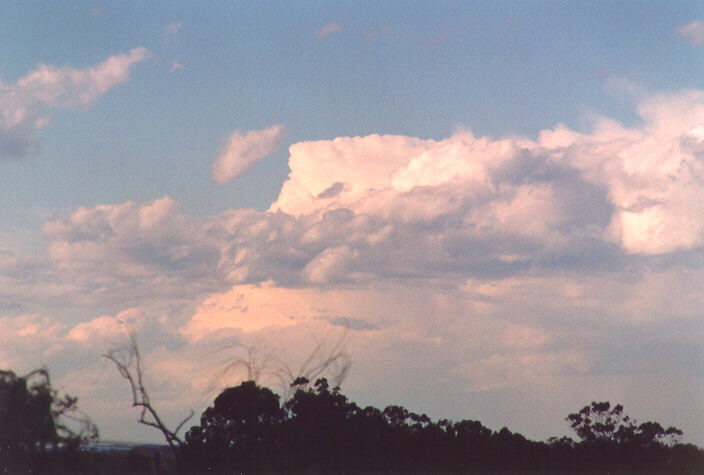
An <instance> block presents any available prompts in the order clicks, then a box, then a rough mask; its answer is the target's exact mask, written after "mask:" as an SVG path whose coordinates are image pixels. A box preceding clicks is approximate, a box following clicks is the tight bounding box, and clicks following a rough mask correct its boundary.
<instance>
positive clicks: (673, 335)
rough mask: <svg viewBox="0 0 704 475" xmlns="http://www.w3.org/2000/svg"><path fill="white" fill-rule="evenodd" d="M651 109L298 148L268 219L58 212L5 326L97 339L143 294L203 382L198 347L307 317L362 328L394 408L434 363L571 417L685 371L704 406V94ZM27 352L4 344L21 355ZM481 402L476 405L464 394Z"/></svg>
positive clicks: (367, 357)
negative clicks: (60, 314) (703, 363)
mask: <svg viewBox="0 0 704 475" xmlns="http://www.w3.org/2000/svg"><path fill="white" fill-rule="evenodd" d="M637 112H638V114H639V116H640V118H641V123H640V124H639V125H637V126H633V127H626V126H624V125H623V124H620V123H618V122H615V121H613V120H609V119H607V118H603V117H602V118H597V119H596V120H595V121H594V123H593V124H592V127H591V128H590V129H589V130H587V131H576V130H572V129H570V128H568V127H566V126H563V125H557V126H555V127H554V128H552V129H550V130H545V131H543V132H542V133H540V134H539V135H538V136H537V137H536V138H533V139H531V138H525V137H504V138H498V139H495V138H489V137H477V136H475V135H474V134H472V133H471V132H470V131H467V130H464V131H458V132H456V133H454V134H453V135H451V136H450V137H447V138H445V139H442V140H423V139H419V138H414V137H405V136H390V135H369V136H366V137H338V138H335V139H332V140H321V141H310V142H300V143H296V144H294V145H292V146H291V147H290V158H289V167H290V169H291V172H290V174H289V177H288V179H287V181H286V182H285V183H284V184H283V186H282V188H281V191H280V194H279V196H278V198H277V200H276V201H275V202H274V203H272V205H271V207H270V209H269V210H267V211H257V210H253V209H234V210H227V211H224V212H223V213H221V214H218V215H216V216H207V217H193V216H188V215H186V214H184V213H182V212H181V211H180V210H179V207H178V204H177V203H176V201H175V200H173V199H171V198H169V197H162V198H159V199H157V200H153V201H148V202H143V203H135V202H126V203H119V204H106V205H99V206H93V207H80V208H77V209H75V210H72V211H67V212H65V213H61V214H59V215H57V216H55V217H53V218H52V219H50V220H49V221H47V222H46V223H45V224H44V226H43V228H42V231H43V237H44V241H45V243H46V249H45V252H44V254H43V255H42V256H40V257H37V258H36V259H35V260H34V261H33V262H27V261H25V260H23V259H21V258H19V257H18V256H15V255H14V254H13V253H12V252H11V251H7V250H6V252H4V253H0V284H2V285H0V303H2V302H3V299H5V301H8V302H9V301H12V302H13V303H16V304H17V305H16V307H12V308H10V309H9V310H7V311H6V312H7V317H6V318H5V320H2V319H0V328H2V327H3V325H4V328H6V329H9V330H10V331H14V332H15V333H19V332H20V331H21V332H22V334H23V335H24V336H23V340H22V341H23V345H24V346H26V347H28V348H41V347H42V345H44V344H45V342H46V341H49V340H51V339H54V340H55V341H62V340H61V338H64V340H70V341H71V342H72V344H75V345H82V347H86V348H87V347H89V346H91V345H92V344H93V343H92V342H93V340H95V339H97V338H100V337H101V336H103V335H111V334H113V333H114V332H116V331H118V330H119V329H120V325H119V324H117V323H116V321H115V320H114V319H112V317H109V318H108V317H105V316H104V313H105V310H103V309H104V308H105V307H110V308H115V309H116V310H115V311H113V312H112V313H111V314H114V315H117V316H119V311H120V310H124V309H125V308H130V307H131V308H140V309H142V308H143V310H140V313H139V318H140V319H139V320H138V322H141V323H143V324H144V326H143V327H140V332H142V333H144V332H147V333H148V334H149V335H154V337H153V338H152V339H150V340H145V341H149V342H150V345H152V348H154V347H156V349H154V350H153V352H152V353H151V354H154V355H156V354H159V355H161V354H162V353H163V352H165V351H166V350H165V346H164V343H163V342H168V343H169V347H170V348H171V347H173V348H187V349H188V351H183V352H182V353H183V354H186V353H187V354H188V356H183V355H182V354H179V352H178V351H179V350H173V352H172V353H169V355H170V356H169V361H171V362H173V367H172V373H170V374H169V377H173V379H174V380H179V381H180V384H184V385H185V386H188V384H190V381H189V379H188V378H191V374H190V373H184V372H183V371H181V370H180V368H182V367H183V366H182V365H185V367H188V368H196V366H195V363H194V362H193V358H192V356H191V355H193V354H194V352H193V350H194V349H195V348H199V347H202V348H205V347H207V348H209V349H212V348H213V347H214V346H213V345H216V344H217V345H219V344H225V343H227V342H237V343H242V342H243V341H256V339H257V338H260V337H261V339H262V340H265V341H266V339H267V338H269V337H271V336H272V335H273V336H275V337H277V338H281V340H282V341H284V342H286V344H287V345H288V347H289V348H291V347H296V348H298V349H300V348H302V347H304V346H303V344H301V345H298V346H296V344H294V343H292V342H297V341H299V340H296V338H300V335H302V334H304V333H306V329H305V328H306V326H308V325H311V324H321V325H323V326H324V325H328V327H334V329H339V327H335V325H339V324H343V325H344V324H345V322H347V324H348V325H349V326H350V332H351V333H352V334H353V335H354V337H355V338H357V340H356V341H357V343H356V344H357V345H358V346H357V347H356V348H358V349H359V351H358V352H357V353H356V355H355V358H354V360H355V362H354V364H355V368H357V369H356V370H355V375H360V376H359V378H358V379H356V384H358V385H360V386H365V385H366V388H365V389H366V391H367V392H366V394H372V393H375V392H374V390H372V388H376V389H378V388H379V387H382V386H383V387H385V388H390V389H389V391H391V392H390V393H389V395H388V397H389V398H390V400H397V399H398V400H399V401H401V400H400V399H399V398H402V397H403V392H402V390H396V391H397V392H393V391H394V390H395V389H393V388H404V387H408V385H409V384H415V382H416V381H418V378H419V377H421V378H423V380H425V381H428V384H429V385H433V387H434V388H443V391H446V392H448V393H449V394H455V393H461V392H462V391H470V392H472V393H473V394H474V395H475V396H479V397H481V395H482V393H484V394H485V395H486V393H487V392H489V393H490V394H494V393H495V392H496V391H504V392H503V393H502V394H503V395H506V397H507V398H509V399H510V398H511V397H514V398H515V400H514V403H511V404H509V403H507V405H506V407H502V408H501V411H499V412H502V413H503V412H505V411H504V409H505V410H510V408H511V405H512V404H515V407H519V406H520V407H522V406H521V404H522V403H523V402H524V400H523V398H524V394H525V393H524V392H523V389H524V388H526V387H531V385H532V387H533V388H534V389H535V390H536V394H541V396H544V397H552V398H553V399H552V400H551V401H550V402H544V404H543V403H541V404H543V406H541V411H543V413H544V414H547V415H550V417H552V415H554V412H555V409H554V405H555V404H565V405H566V407H564V408H560V411H561V413H563V412H562V411H563V410H564V413H567V411H569V410H573V409H574V407H579V404H582V403H583V400H582V398H583V397H584V394H585V391H593V388H594V387H595V382H603V381H604V379H603V377H604V374H608V375H609V376H608V381H609V383H608V384H607V385H612V384H613V385H616V386H618V388H619V390H620V389H622V388H624V387H630V385H632V384H641V386H638V387H645V383H644V382H643V381H645V379H647V378H652V380H653V381H657V380H658V378H660V379H662V378H665V379H667V378H671V377H672V375H673V374H682V375H685V376H686V377H685V376H683V378H682V380H681V381H680V384H681V387H684V388H686V390H684V391H680V392H679V393H678V394H679V395H678V396H677V397H680V398H681V399H680V400H678V401H679V402H678V407H692V404H691V399H692V398H691V396H687V394H693V393H694V392H693V390H694V388H695V386H696V385H697V384H699V382H700V379H697V378H699V376H700V373H701V368H699V367H696V365H695V364H694V363H692V361H697V359H696V358H697V355H698V354H699V353H700V347H701V344H700V341H701V335H702V332H703V330H702V323H701V318H700V316H701V308H702V305H704V293H702V292H701V289H700V288H699V287H700V286H699V285H698V283H699V282H701V281H702V279H704V257H702V252H701V251H702V249H703V248H704V217H702V216H701V213H700V212H699V210H700V209H702V208H704V186H702V183H704V160H703V159H704V92H703V91H696V90H695V91H681V92H677V93H670V94H661V95H650V96H647V97H645V99H643V100H642V101H641V102H640V104H639V105H638V109H637ZM259 132H261V131H259ZM272 135H273V136H277V135H278V133H274V134H272ZM246 136H247V134H246V133H239V135H238V140H240V141H241V142H243V143H244V142H246V140H245V137H246ZM270 141H271V140H270ZM255 142H257V141H255ZM265 142H266V141H265ZM254 148H255V149H256V148H257V147H254ZM240 149H242V150H246V149H247V147H246V146H244V145H242V146H241V147H240ZM242 153H243V154H244V155H246V153H245V152H242ZM247 153H249V152H247ZM235 155H236V156H239V155H238V154H235ZM246 161H247V160H245V162H246ZM32 266H34V267H32ZM22 292H24V294H22ZM38 301H39V302H47V301H51V302H52V303H53V302H56V301H60V302H63V303H65V304H66V305H70V306H71V307H72V308H71V311H72V312H73V308H74V307H75V308H81V309H82V310H81V312H79V313H81V314H88V313H90V312H89V311H87V310H86V309H87V308H95V309H99V310H96V311H95V312H96V313H95V315H93V319H92V320H91V319H90V318H86V319H85V320H86V321H85V322H83V323H81V322H74V325H73V326H70V325H68V324H66V323H63V324H62V325H61V326H57V327H55V326H54V324H55V323H56V321H55V320H52V319H47V318H44V317H43V316H39V315H40V314H41V312H39V313H37V316H32V317H26V316H27V315H30V316H31V315H35V313H36V310H37V309H36V307H33V305H36V304H35V303H36V302H38ZM155 307H158V308H155ZM7 308H9V305H8V307H7ZM350 322H355V325H354V326H352V325H351V323H350ZM150 325H151V326H152V327H151V328H150ZM154 327H158V328H154ZM149 332H151V333H149ZM0 333H1V332H0ZM296 335H298V336H296ZM644 335H647V337H645V336H644ZM13 338H14V337H13ZM247 339H250V340H247ZM0 341H2V338H1V337H0ZM8 341H9V340H8ZM25 341H26V342H27V343H24V342H25ZM300 341H303V340H302V339H301V340H300ZM31 342H34V343H31ZM223 342H225V343H223ZM32 345H34V346H32ZM158 345H161V346H158ZM179 345H183V346H182V347H181V346H179ZM91 347H92V346H91ZM673 349H676V350H673ZM19 351H20V350H18V349H17V348H16V347H15V346H8V347H7V349H5V353H6V355H7V357H6V358H5V360H6V361H7V362H8V364H9V363H15V362H17V361H20V358H19V357H17V356H16V355H17V353H18V352H19ZM169 351H171V350H169ZM159 352H162V353H159ZM2 354H3V353H2V352H0V356H2ZM46 354H48V353H46V352H45V353H42V355H46ZM145 354H147V352H146V351H145ZM12 355H15V356H12ZM653 355H657V356H653ZM660 355H664V356H662V357H661V356H660ZM5 360H2V361H5ZM186 360H188V361H186ZM0 362H1V361H0ZM176 368H179V370H176ZM624 368H625V369H624ZM197 372H198V371H197V369H194V373H197ZM199 377H200V378H201V379H203V378H204V376H203V375H202V374H200V375H199ZM179 378H181V379H179ZM614 378H615V379H614ZM644 378H645V379H644ZM616 380H618V382H617V383H616V382H614V381H616ZM389 381H391V383H390V382H389ZM639 381H640V382H639ZM382 382H383V384H382ZM199 384H200V383H199ZM575 385H576V386H575ZM616 386H610V387H616ZM546 387H550V388H551V389H550V390H549V391H547V390H545V388H546ZM574 387H578V389H569V388H574ZM536 388H538V389H536ZM565 388H568V389H569V390H570V391H574V394H572V395H571V396H569V398H570V399H569V401H568V402H565V401H564V394H565V391H566V389H565ZM650 388H651V389H652V388H656V390H658V391H661V393H660V394H661V395H662V398H663V399H662V401H663V402H662V404H661V405H660V406H658V404H660V403H655V402H653V407H656V406H657V407H672V401H671V399H670V398H671V394H670V393H669V392H668V391H667V386H666V385H660V386H658V385H657V384H653V385H652V386H650ZM657 388H661V389H657ZM511 394H513V395H514V396H511ZM546 394H547V395H548V396H545V395H546ZM492 398H493V396H492ZM687 398H689V399H690V402H687V400H688V399H687ZM431 399H432V398H431ZM463 399H466V400H469V401H475V400H477V398H476V397H472V398H454V399H453V400H463ZM429 400H430V399H429ZM507 400H508V399H507ZM380 402H382V403H388V400H383V401H380ZM401 402H403V401H401ZM492 404H493V400H492ZM688 404H689V405H688ZM567 405H569V406H570V407H567ZM515 407H514V408H515ZM460 409H462V410H465V409H467V408H466V407H462V408H460ZM475 409H476V408H475ZM440 410H441V411H445V410H446V408H445V407H442V408H440ZM684 411H685V410H684V409H683V410H682V412H683V413H684ZM461 412H462V411H460V410H459V409H458V412H457V413H461ZM520 413H522V412H520V411H519V412H518V414H520ZM440 414H442V415H447V414H446V413H442V412H440ZM514 416H515V414H514ZM687 417H689V415H687ZM686 420H688V419H685V421H686ZM489 422H490V421H487V423H489ZM494 422H495V423H496V424H503V423H504V422H501V421H498V420H495V421H494ZM673 422H674V423H677V424H678V425H679V423H678V422H677V421H673ZM560 423H561V419H559V418H558V420H556V421H555V426H557V427H558V429H555V430H559V425H560ZM530 426H531V425H530V424H526V426H525V427H530ZM499 427H500V426H499ZM689 427H692V428H694V430H700V429H698V428H697V427H701V418H699V419H698V420H695V421H692V422H691V423H690V426H689ZM683 428H685V429H686V427H683ZM516 429H519V430H520V429H521V427H520V425H519V426H517V427H516ZM550 430H553V429H552V428H551V429H550ZM548 435H549V434H548Z"/></svg>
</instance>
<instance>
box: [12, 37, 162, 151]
mask: <svg viewBox="0 0 704 475" xmlns="http://www.w3.org/2000/svg"><path fill="white" fill-rule="evenodd" d="M148 56H149V52H148V51H147V50H146V49H145V48H135V49H133V50H131V51H130V52H129V53H127V54H120V55H116V56H111V57H109V58H108V59H106V60H105V61H103V62H102V63H100V64H97V65H95V66H91V67H89V68H86V69H74V68H71V67H69V66H62V67H56V66H52V65H47V64H39V65H38V66H37V69H36V70H34V71H32V72H30V73H29V74H27V75H26V76H24V77H21V78H19V79H17V80H16V81H15V82H14V83H12V84H2V83H0V157H5V158H11V157H21V156H23V155H24V154H25V153H26V152H27V150H28V149H29V147H30V145H31V142H32V137H33V135H34V133H35V132H36V131H37V130H39V129H41V128H42V127H44V126H46V125H47V124H48V123H49V118H47V117H45V116H43V115H42V111H44V110H46V109H63V108H72V107H86V106H88V105H90V104H91V103H93V102H94V101H95V100H96V99H97V98H98V97H100V96H101V95H103V94H105V93H106V92H107V91H108V90H110V89H111V88H113V87H115V86H116V85H118V84H121V83H123V82H125V81H127V80H128V79H129V77H130V72H131V69H132V67H133V66H134V65H135V64H136V63H139V62H141V61H144V60H145V59H146V58H147V57H148Z"/></svg>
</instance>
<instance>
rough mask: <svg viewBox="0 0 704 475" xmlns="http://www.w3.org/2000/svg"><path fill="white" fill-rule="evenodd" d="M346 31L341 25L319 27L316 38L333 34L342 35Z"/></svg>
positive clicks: (331, 24)
mask: <svg viewBox="0 0 704 475" xmlns="http://www.w3.org/2000/svg"><path fill="white" fill-rule="evenodd" d="M346 31H347V29H346V28H345V26H344V25H343V24H342V23H338V22H334V23H328V24H326V25H323V26H321V27H320V28H318V30H317V31H316V33H317V35H318V38H326V37H328V36H330V35H332V34H333V33H344V32H346Z"/></svg>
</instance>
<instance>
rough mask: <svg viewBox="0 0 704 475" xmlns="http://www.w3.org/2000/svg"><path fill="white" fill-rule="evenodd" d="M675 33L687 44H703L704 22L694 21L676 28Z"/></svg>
mask: <svg viewBox="0 0 704 475" xmlns="http://www.w3.org/2000/svg"><path fill="white" fill-rule="evenodd" d="M677 33H678V34H679V35H680V36H681V37H682V38H683V39H684V40H685V41H687V42H688V43H691V44H693V45H701V44H704V21H702V20H695V21H692V22H689V23H687V24H686V25H682V26H680V27H679V28H677Z"/></svg>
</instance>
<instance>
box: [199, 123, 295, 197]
mask: <svg viewBox="0 0 704 475" xmlns="http://www.w3.org/2000/svg"><path fill="white" fill-rule="evenodd" d="M283 138H284V127H283V125H278V124H277V125H272V126H271V127H269V128H266V129H263V130H252V131H249V132H242V131H239V130H237V131H235V132H233V133H232V134H230V137H229V139H228V141H227V144H226V145H225V147H223V149H222V151H221V152H220V154H219V155H218V156H217V157H216V158H215V160H214V161H213V180H214V181H215V183H216V184H218V185H224V184H225V183H228V182H230V181H232V180H234V179H235V178H237V177H238V176H240V175H242V174H243V173H244V172H246V171H247V170H248V169H249V167H251V166H252V165H253V164H254V163H256V162H258V161H260V160H263V159H264V158H266V157H268V156H269V155H271V154H272V153H274V152H275V151H276V149H277V148H278V147H279V144H280V143H281V141H282V140H283Z"/></svg>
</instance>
